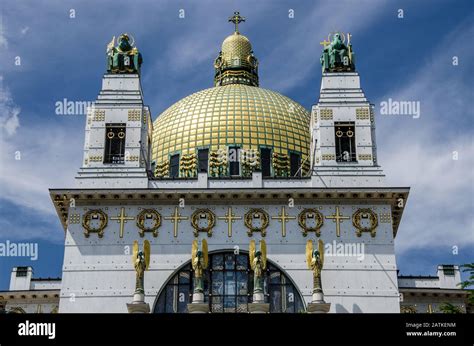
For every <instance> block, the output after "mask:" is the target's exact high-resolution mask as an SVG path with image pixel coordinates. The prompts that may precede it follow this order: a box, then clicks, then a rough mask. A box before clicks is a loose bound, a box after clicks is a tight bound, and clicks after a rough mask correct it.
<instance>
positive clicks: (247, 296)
mask: <svg viewBox="0 0 474 346" xmlns="http://www.w3.org/2000/svg"><path fill="white" fill-rule="evenodd" d="M267 264H268V265H267V270H266V279H265V286H264V288H265V302H266V303H270V312H272V313H278V312H283V313H295V312H302V311H304V310H305V308H304V304H303V300H302V299H301V296H300V294H299V292H298V290H297V289H296V287H295V286H294V285H293V283H292V282H291V280H290V279H289V278H288V276H286V275H285V273H283V272H282V271H281V270H280V269H278V268H277V267H276V266H275V265H273V264H272V263H270V262H269V261H268V262H267ZM192 281H193V273H192V270H191V264H190V263H188V264H186V265H185V266H184V267H182V268H181V269H179V271H178V272H176V273H175V274H174V275H173V276H172V277H171V279H170V280H169V281H168V282H167V283H166V285H165V287H164V288H163V289H162V290H161V292H160V294H159V296H158V299H157V302H156V304H155V308H154V312H155V313H187V312H188V310H187V305H188V303H190V302H191V299H192V292H193V282H192ZM252 286H253V273H252V272H251V271H250V267H249V260H248V255H247V254H243V253H240V254H238V255H236V254H234V253H233V252H217V253H212V254H209V268H208V270H207V271H206V280H204V295H205V299H204V301H205V302H206V303H208V304H209V311H210V312H213V313H222V312H229V313H235V312H242V313H246V312H248V304H249V303H251V302H252V291H253V287H252Z"/></svg>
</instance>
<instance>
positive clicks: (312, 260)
mask: <svg viewBox="0 0 474 346" xmlns="http://www.w3.org/2000/svg"><path fill="white" fill-rule="evenodd" d="M306 263H307V264H308V269H311V270H312V271H313V293H314V292H321V291H322V288H321V270H322V269H323V264H324V243H323V241H322V240H321V239H319V240H318V248H317V249H316V248H313V241H312V240H308V241H307V243H306Z"/></svg>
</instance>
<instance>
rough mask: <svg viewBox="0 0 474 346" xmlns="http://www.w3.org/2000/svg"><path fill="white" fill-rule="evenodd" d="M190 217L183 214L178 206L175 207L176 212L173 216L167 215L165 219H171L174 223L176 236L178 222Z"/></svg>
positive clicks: (175, 235)
mask: <svg viewBox="0 0 474 346" xmlns="http://www.w3.org/2000/svg"><path fill="white" fill-rule="evenodd" d="M187 219H189V217H187V216H181V214H180V213H179V212H178V207H175V208H174V214H172V215H171V216H167V217H165V220H171V222H172V223H174V231H173V234H174V237H175V238H176V237H177V236H178V223H179V222H181V220H187Z"/></svg>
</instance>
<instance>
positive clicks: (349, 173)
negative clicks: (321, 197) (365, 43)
mask: <svg viewBox="0 0 474 346" xmlns="http://www.w3.org/2000/svg"><path fill="white" fill-rule="evenodd" d="M330 36H331V35H330ZM350 39H351V35H350V34H347V35H344V34H343V33H335V34H333V35H332V41H329V37H328V40H325V41H324V42H321V44H322V45H323V46H324V50H323V53H322V56H321V59H320V61H321V65H322V81H321V91H320V97H319V101H318V103H317V104H316V105H314V106H313V109H312V112H311V137H312V138H311V153H312V155H311V158H312V167H313V175H317V176H319V177H320V178H321V180H322V182H323V183H324V184H326V185H328V186H364V185H367V184H370V185H374V184H375V185H384V174H383V172H382V169H381V167H380V166H378V164H377V147H376V141H375V119H374V105H372V104H370V102H369V101H368V100H367V98H366V97H365V95H364V92H363V90H362V89H361V85H360V76H359V74H358V73H357V71H356V69H355V54H354V52H353V50H352V44H351V43H350Z"/></svg>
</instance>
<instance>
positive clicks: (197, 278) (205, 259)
mask: <svg viewBox="0 0 474 346" xmlns="http://www.w3.org/2000/svg"><path fill="white" fill-rule="evenodd" d="M207 253H208V251H207V241H206V239H203V240H202V242H201V250H199V244H198V241H197V239H195V240H194V241H193V245H192V251H191V258H192V266H193V270H194V293H203V292H204V279H203V277H204V270H205V269H206V268H207V266H208V264H209V256H208V254H207Z"/></svg>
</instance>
